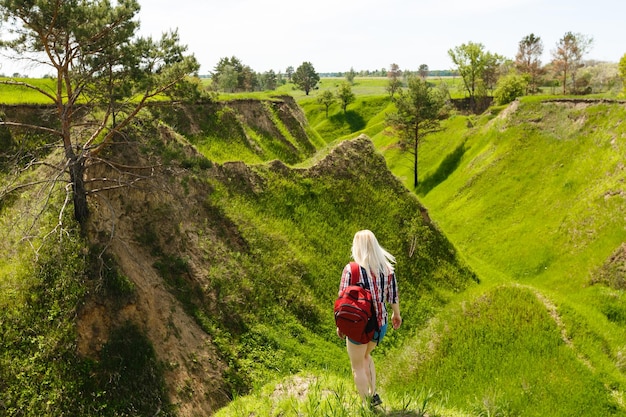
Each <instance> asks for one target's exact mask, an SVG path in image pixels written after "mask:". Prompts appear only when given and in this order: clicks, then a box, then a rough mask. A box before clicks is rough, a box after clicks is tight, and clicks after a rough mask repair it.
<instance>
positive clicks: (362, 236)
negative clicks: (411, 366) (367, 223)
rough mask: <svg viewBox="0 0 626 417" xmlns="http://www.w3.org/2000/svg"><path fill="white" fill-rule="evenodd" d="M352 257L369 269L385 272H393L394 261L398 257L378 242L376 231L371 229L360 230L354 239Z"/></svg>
mask: <svg viewBox="0 0 626 417" xmlns="http://www.w3.org/2000/svg"><path fill="white" fill-rule="evenodd" d="M352 258H353V259H354V261H355V262H356V263H358V264H359V265H361V266H362V267H364V268H366V269H367V270H368V271H373V272H377V273H381V272H382V273H383V274H385V275H387V274H390V273H392V272H393V263H395V262H396V258H395V257H394V256H393V255H392V254H390V253H389V252H387V251H386V250H385V249H384V248H383V247H381V246H380V245H379V244H378V240H377V239H376V236H374V233H372V232H371V231H370V230H360V231H358V232H356V233H355V235H354V239H353V240H352Z"/></svg>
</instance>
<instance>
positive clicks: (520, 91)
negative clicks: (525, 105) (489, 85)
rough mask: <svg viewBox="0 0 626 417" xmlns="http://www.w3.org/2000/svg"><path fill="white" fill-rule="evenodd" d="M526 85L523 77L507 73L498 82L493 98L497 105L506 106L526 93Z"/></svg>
mask: <svg viewBox="0 0 626 417" xmlns="http://www.w3.org/2000/svg"><path fill="white" fill-rule="evenodd" d="M527 84H528V83H527V82H526V80H525V77H524V76H522V75H520V74H516V73H514V72H512V73H509V74H507V75H505V76H504V77H502V78H500V79H499V80H498V86H497V88H496V90H495V91H494V93H493V96H494V98H495V100H496V102H497V103H498V104H508V103H510V102H512V101H513V100H515V99H517V98H518V97H521V96H523V95H524V94H525V93H526V89H527Z"/></svg>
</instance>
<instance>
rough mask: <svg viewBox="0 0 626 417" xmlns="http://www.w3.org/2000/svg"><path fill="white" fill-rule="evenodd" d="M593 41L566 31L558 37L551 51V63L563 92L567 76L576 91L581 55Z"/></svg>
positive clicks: (565, 90) (565, 87)
mask: <svg viewBox="0 0 626 417" xmlns="http://www.w3.org/2000/svg"><path fill="white" fill-rule="evenodd" d="M592 43H593V39H592V38H590V37H588V36H586V35H583V34H580V33H572V32H567V33H566V34H565V35H563V37H562V38H561V39H559V41H558V43H557V45H556V49H554V50H553V51H552V64H553V66H554V70H555V72H556V73H557V74H560V75H561V77H562V80H563V94H566V92H567V76H568V75H569V76H570V77H571V79H572V91H576V74H577V73H578V70H579V69H580V68H581V67H582V66H583V63H582V59H583V56H585V54H586V53H587V52H589V49H590V48H591V45H592Z"/></svg>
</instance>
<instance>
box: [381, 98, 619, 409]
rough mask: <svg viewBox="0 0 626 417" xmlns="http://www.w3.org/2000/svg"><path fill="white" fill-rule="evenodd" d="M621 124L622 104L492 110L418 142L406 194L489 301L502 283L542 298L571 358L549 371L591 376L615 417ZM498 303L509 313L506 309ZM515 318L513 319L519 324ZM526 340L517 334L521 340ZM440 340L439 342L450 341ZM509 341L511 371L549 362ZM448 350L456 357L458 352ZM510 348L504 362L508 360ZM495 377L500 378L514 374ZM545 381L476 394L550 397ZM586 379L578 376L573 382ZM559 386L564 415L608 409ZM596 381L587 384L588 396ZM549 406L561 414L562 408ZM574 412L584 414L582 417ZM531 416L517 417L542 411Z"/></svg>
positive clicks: (497, 370) (529, 104) (525, 380)
mask: <svg viewBox="0 0 626 417" xmlns="http://www.w3.org/2000/svg"><path fill="white" fill-rule="evenodd" d="M625 116H626V107H625V106H624V103H623V102H614V101H603V100H546V99H540V98H537V99H534V98H526V99H523V100H521V101H518V102H514V103H512V104H511V105H509V106H507V107H502V108H494V109H493V111H491V112H489V113H487V114H485V115H482V116H480V117H469V118H468V117H460V116H457V117H455V118H453V119H451V120H449V121H448V122H447V124H446V129H445V130H444V131H443V132H442V133H441V134H438V135H433V136H432V137H430V138H429V139H428V140H427V141H425V142H424V144H423V145H424V146H423V147H422V148H421V153H420V154H421V157H422V158H421V160H420V164H421V169H422V176H421V186H420V188H419V189H418V190H417V193H418V195H419V196H420V201H422V202H423V204H424V205H425V206H426V207H427V208H428V210H429V213H430V215H431V217H432V219H433V220H434V221H435V222H436V223H437V224H438V225H439V226H440V227H441V228H442V229H443V230H444V231H445V233H446V235H447V236H448V237H449V238H450V239H451V240H452V242H453V243H454V244H455V246H456V247H457V248H458V249H459V252H460V253H461V255H462V256H463V257H464V259H466V260H467V261H468V263H469V264H470V265H471V266H472V267H473V268H474V270H476V271H477V273H478V275H479V276H480V278H481V282H482V283H483V291H486V292H485V293H484V295H483V296H484V297H485V298H486V299H487V300H491V299H494V298H496V295H497V294H498V293H499V292H500V291H502V288H503V287H502V286H504V287H505V288H506V287H507V286H508V285H510V284H511V283H513V284H514V285H515V287H514V288H520V289H518V290H514V291H518V292H520V294H519V295H518V296H517V297H516V298H519V297H529V296H530V295H532V294H533V293H540V294H543V295H542V296H541V297H539V301H541V300H546V299H548V300H551V303H552V304H553V308H549V309H548V311H550V312H551V313H550V314H552V316H553V317H555V319H556V320H557V324H556V326H557V327H560V326H563V327H562V330H561V333H562V337H563V338H564V339H563V340H564V346H569V347H570V349H571V350H572V352H570V354H573V356H572V357H571V359H568V360H564V361H563V362H561V364H560V365H559V366H558V368H559V370H560V372H562V373H563V375H566V374H568V373H569V372H568V371H565V368H566V367H567V366H569V365H565V363H566V361H569V360H572V359H573V361H574V362H577V361H578V362H579V365H582V366H583V367H584V368H587V369H588V370H590V371H591V373H592V375H595V376H596V377H597V378H599V381H600V384H601V386H602V385H604V386H605V387H606V389H607V390H608V391H609V392H610V396H611V397H613V398H615V399H616V404H619V406H618V409H621V411H619V412H621V413H623V412H624V411H623V409H624V408H623V407H624V406H623V404H624V392H625V385H624V384H625V382H626V378H625V374H624V372H625V368H624V361H623V355H624V349H625V347H626V345H625V341H626V327H625V325H626V321H625V320H624V318H626V299H625V297H624V286H623V282H624V263H623V259H624V256H623V247H624V242H626V218H625V217H624V213H626V199H625V198H624V196H625V193H624V187H625V185H624V184H625V182H626V171H625V169H624V160H625V157H626V146H625V143H626V127H625V126H624V123H623V120H624V117H625ZM391 158H392V159H393V158H396V160H397V157H395V156H393V155H392V156H391ZM393 165H394V162H393V161H391V162H390V166H393ZM489 288H493V289H489ZM521 288H526V290H522V289H521ZM487 289H489V290H487ZM496 290H497V292H496ZM507 291H509V292H510V291H512V290H507ZM524 293H526V294H524ZM479 300H480V298H478V299H477V300H475V301H471V302H472V303H478V302H479ZM483 302H484V300H483ZM494 302H495V301H494ZM509 303H510V306H511V307H510V308H513V306H515V305H516V302H513V301H511V300H510V301H509ZM494 314H497V315H498V316H499V317H505V315H506V311H505V310H503V309H500V310H498V309H496V310H495V313H494ZM543 314H546V313H543ZM524 315H525V313H522V312H520V317H523V316H524ZM546 317H547V315H546ZM466 320H469V318H468V319H466ZM464 323H465V324H464V325H465V326H473V325H472V324H471V323H470V322H467V321H465V322H464ZM559 323H560V324H559ZM447 324H448V325H449V326H453V324H452V323H450V322H447ZM516 327H517V326H516ZM481 328H482V329H483V330H485V328H484V327H481ZM555 328H556V327H555ZM483 330H481V331H483ZM536 332H537V330H533V331H531V330H528V332H527V334H533V335H534V334H535V333H536ZM445 334H446V335H447V336H443V335H440V336H438V337H445V338H453V337H456V336H455V335H454V334H453V333H452V334H448V333H447V332H445ZM488 334H489V335H490V336H489V337H488V338H487V339H485V340H486V342H488V343H487V344H486V346H489V347H490V350H491V351H492V352H493V351H494V349H500V347H499V346H500V345H499V344H496V346H493V343H496V341H497V340H498V339H499V338H500V337H501V334H500V336H498V334H497V333H492V332H489V333H488ZM554 335H557V333H554ZM453 343H458V342H453ZM515 343H516V344H518V345H520V346H525V347H524V349H523V350H521V351H520V352H518V353H517V355H518V359H517V360H516V363H517V364H518V366H519V365H520V364H523V363H525V362H528V365H527V366H528V369H532V368H533V367H542V366H544V365H541V363H542V362H543V361H544V360H546V359H547V357H550V356H552V355H554V357H555V358H556V357H558V356H559V355H556V354H554V353H553V354H549V350H546V348H542V351H543V353H542V355H541V356H536V357H534V359H525V357H526V355H528V352H529V349H537V348H538V346H539V344H535V345H534V347H532V346H530V345H527V343H528V340H520V341H516V342H515ZM454 346H455V348H454V349H455V350H456V349H461V350H462V349H463V344H461V345H459V344H455V345H454ZM514 350H515V349H512V350H511V351H509V352H503V354H504V355H506V356H508V355H510V354H511V353H512V351H514ZM546 355H548V356H547V357H546ZM473 356H474V355H468V357H473ZM478 356H480V353H479V354H478ZM576 357H577V358H578V359H576ZM433 360H435V359H433ZM435 363H437V362H436V360H435ZM452 363H455V362H454V361H452ZM457 363H458V362H457ZM504 363H506V361H504ZM531 364H532V365H531ZM572 365H573V366H576V365H575V364H572ZM428 366H430V365H428ZM440 366H448V365H445V364H440ZM483 366H485V367H486V368H487V369H489V372H492V373H493V374H495V375H498V378H499V380H502V379H503V378H504V376H503V375H502V374H501V372H502V371H503V369H502V367H501V366H500V365H497V366H496V364H489V362H486V363H484V364H483ZM550 366H554V365H550ZM550 366H548V367H547V368H549V367H550ZM417 369H418V372H419V371H421V372H420V373H421V375H420V378H428V376H427V375H426V376H425V375H424V370H423V369H421V368H419V367H418V368H417ZM518 369H524V367H523V366H520V367H519V368H518ZM472 372H475V371H472ZM472 372H470V374H472ZM504 372H508V374H509V377H510V376H512V375H515V373H517V371H515V373H514V372H513V371H504ZM486 374H488V373H487V372H486ZM556 377H557V376H556V375H555V376H554V377H547V376H546V375H544V376H543V377H541V378H539V379H537V380H536V381H537V383H536V384H533V383H531V382H530V381H532V380H533V379H534V378H535V377H533V376H532V375H530V374H528V373H527V374H526V375H518V376H516V377H514V378H513V380H517V381H518V383H519V384H521V385H522V386H526V387H527V388H524V389H523V390H517V391H516V390H511V391H508V389H507V388H504V386H505V385H506V384H507V383H508V382H503V384H502V385H501V386H500V387H499V388H498V390H497V391H498V392H496V391H492V394H490V395H486V394H485V395H486V397H491V398H493V397H494V396H495V397H499V401H501V402H505V401H509V403H510V402H516V401H522V400H519V399H516V398H517V396H518V395H519V396H522V397H523V396H524V395H529V394H530V392H531V391H527V389H532V390H534V389H535V388H537V387H539V386H541V387H543V389H544V390H545V391H546V392H551V391H552V388H551V385H552V383H554V382H556V381H558V378H560V377H561V376H559V377H558V378H556ZM588 377H589V374H588V371H584V372H582V373H580V375H579V377H577V378H576V379H577V380H579V381H582V380H585V379H586V378H588ZM450 383H452V382H450ZM556 383H557V384H558V383H559V382H556ZM560 383H561V384H567V385H568V389H569V391H568V392H563V393H562V394H561V395H562V396H563V397H564V398H568V401H569V402H570V403H572V404H577V406H575V407H574V409H573V410H571V411H570V412H571V413H576V410H578V413H579V415H613V413H618V411H616V410H611V409H610V408H609V409H605V410H603V411H600V410H596V411H595V412H591V411H590V410H591V409H592V408H590V404H589V403H588V404H586V405H583V404H582V403H581V401H582V398H583V397H584V394H583V391H584V389H581V390H578V389H577V388H575V387H574V385H573V379H571V378H570V379H568V381H567V382H560ZM597 383H598V382H594V383H591V382H588V383H587V384H588V386H589V387H590V388H589V389H591V390H593V389H592V388H591V387H592V386H597ZM427 385H428V384H427ZM444 386H445V385H444ZM486 386H489V384H486ZM531 387H535V388H531ZM493 388H495V387H492V389H493ZM594 389H595V388H594ZM533 392H534V391H533ZM505 393H507V394H505ZM544 394H545V392H544ZM533 395H536V394H533ZM601 396H602V395H601V394H599V392H598V393H596V394H595V395H594V397H595V398H596V399H599V398H600V397H601ZM526 401H528V402H529V403H533V401H532V400H526ZM555 401H556V398H555ZM557 408H558V409H559V410H563V412H564V414H563V415H568V413H567V412H565V411H564V410H566V409H567V407H566V406H565V404H561V405H559V406H558V407H557ZM583 409H587V410H589V411H588V413H582V412H581V411H580V410H583ZM535 410H536V409H533V412H532V413H530V412H528V411H527V412H526V413H525V414H524V415H542V414H541V413H540V412H538V411H535ZM546 411H547V410H544V412H546ZM534 413H537V414H534ZM543 415H545V414H543ZM570 415H573V414H570Z"/></svg>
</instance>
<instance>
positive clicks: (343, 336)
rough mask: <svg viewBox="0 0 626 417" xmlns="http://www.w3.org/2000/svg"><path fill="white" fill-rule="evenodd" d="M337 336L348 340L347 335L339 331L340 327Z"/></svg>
mask: <svg viewBox="0 0 626 417" xmlns="http://www.w3.org/2000/svg"><path fill="white" fill-rule="evenodd" d="M337 336H339V338H340V339H345V338H346V335H345V334H343V333H341V330H339V327H337Z"/></svg>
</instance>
